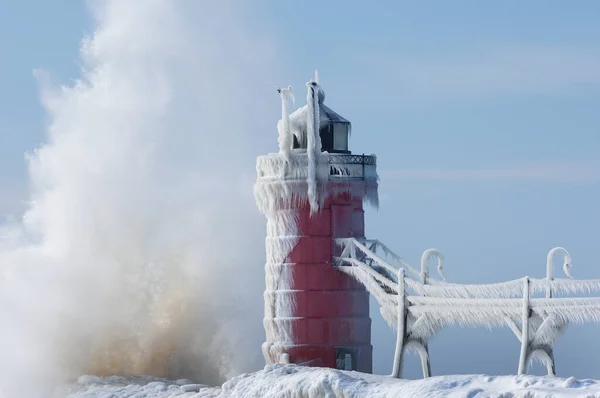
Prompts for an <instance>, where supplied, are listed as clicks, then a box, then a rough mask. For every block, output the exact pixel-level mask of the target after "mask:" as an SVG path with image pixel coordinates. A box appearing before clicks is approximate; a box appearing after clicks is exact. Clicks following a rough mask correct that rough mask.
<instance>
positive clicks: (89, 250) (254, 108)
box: [0, 0, 277, 397]
mask: <svg viewBox="0 0 600 398" xmlns="http://www.w3.org/2000/svg"><path fill="white" fill-rule="evenodd" d="M90 10H91V12H92V13H93V15H94V17H95V21H96V28H95V30H94V32H93V34H91V35H90V37H88V38H87V39H85V40H84V41H83V42H82V48H81V64H82V72H81V76H80V78H79V79H78V80H77V81H76V82H74V83H73V84H70V85H68V86H56V85H53V84H52V83H50V82H49V79H48V78H47V77H46V76H45V75H44V74H43V73H38V77H39V79H40V81H41V84H42V101H43V104H44V106H45V108H46V109H47V112H48V130H47V137H46V141H45V143H44V144H43V145H42V146H41V147H39V148H37V149H36V150H34V151H33V152H32V153H31V154H30V155H29V157H28V162H29V168H30V179H31V181H30V184H31V186H32V192H31V195H30V204H29V207H28V210H27V212H26V214H25V215H24V217H23V220H22V222H20V223H17V224H15V225H11V226H9V227H8V228H4V229H3V230H2V232H1V233H0V239H1V241H0V316H1V317H2V319H3V323H2V329H1V330H0V344H2V356H0V396H2V397H4V396H14V394H15V393H16V391H22V388H24V387H25V386H27V388H28V392H27V394H26V395H27V396H30V397H35V396H36V395H39V396H48V395H44V394H47V393H48V390H47V389H48V388H52V387H53V385H54V383H56V382H57V381H58V382H61V381H64V380H68V379H71V378H74V377H77V376H79V375H80V374H84V373H92V374H98V375H109V374H151V375H155V376H165V377H171V378H179V377H187V378H192V379H195V380H197V381H200V382H205V383H218V382H220V381H222V380H223V379H224V378H226V377H228V376H230V375H231V374H234V373H238V372H240V371H244V370H250V369H252V368H255V367H257V366H260V364H261V362H262V358H261V354H260V342H261V341H262V339H263V336H262V334H263V330H262V323H261V319H262V291H263V289H264V280H263V279H264V278H263V265H262V264H263V262H264V258H263V257H264V253H263V249H262V247H263V240H262V238H261V236H262V234H263V230H264V226H263V225H262V224H263V220H262V219H261V218H260V216H259V215H258V214H257V212H256V210H255V209H254V203H253V197H252V188H251V184H252V181H251V180H249V179H247V178H246V177H247V175H248V174H250V175H251V172H252V171H253V167H254V159H253V158H254V156H255V152H253V151H254V148H255V146H256V143H257V142H260V141H261V139H262V138H261V137H264V136H267V137H268V131H270V130H269V129H271V130H273V134H276V131H275V129H274V127H272V126H270V124H269V120H267V121H266V123H265V121H262V122H260V121H259V119H260V118H258V117H257V114H265V113H267V101H268V99H269V97H268V94H271V91H270V90H266V87H269V88H270V87H274V86H275V78H274V77H273V76H272V74H271V71H270V68H269V66H268V65H270V64H271V62H272V60H271V59H270V57H271V55H272V52H271V50H272V48H273V45H272V43H270V42H268V41H265V40H264V39H263V38H256V37H254V36H255V35H256V33H255V32H254V31H253V32H250V31H249V30H248V28H247V27H246V26H244V25H243V24H242V20H241V19H240V14H241V12H242V11H240V9H239V7H234V4H233V3H232V2H220V3H219V4H218V5H215V4H212V5H210V6H208V5H206V4H205V3H202V4H199V3H196V2H192V1H182V2H176V3H175V2H171V1H167V0H139V1H127V2H123V1H120V0H110V1H104V2H90ZM270 79H273V80H270ZM269 85H270V86H269ZM248 93H252V95H249V94H248ZM265 96H266V98H267V99H266V100H265V99H264V97H265ZM274 103H275V107H276V106H277V104H276V101H274ZM274 111H275V113H274V115H276V112H277V109H276V108H275V109H274ZM266 119H268V118H266ZM269 138H272V140H274V139H275V138H276V135H273V137H269ZM248 171H250V173H248ZM34 386H35V387H34ZM36 388H37V389H36Z"/></svg>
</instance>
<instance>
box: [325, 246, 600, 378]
mask: <svg viewBox="0 0 600 398" xmlns="http://www.w3.org/2000/svg"><path fill="white" fill-rule="evenodd" d="M336 243H337V244H338V245H340V246H341V247H342V248H343V249H342V252H341V254H340V256H339V257H336V259H335V260H336V265H337V267H338V268H337V269H338V270H340V271H341V272H345V273H347V274H349V275H352V276H353V277H354V278H356V279H357V280H359V281H360V282H361V283H363V284H364V285H365V287H366V288H367V290H368V291H369V292H370V293H371V294H373V296H374V297H375V298H376V299H377V301H378V302H379V303H380V306H381V313H382V315H383V317H384V319H385V320H386V321H387V322H388V324H389V325H390V326H391V327H392V328H396V329H397V331H398V343H397V352H396V357H395V360H394V361H395V362H394V371H393V375H394V376H395V377H399V376H400V373H401V369H402V362H403V353H404V351H406V350H413V351H416V352H417V353H418V354H419V356H420V357H421V360H422V365H423V375H424V377H428V376H429V375H430V372H431V370H430V364H429V353H428V347H427V341H428V340H429V339H431V338H432V337H433V336H434V335H435V334H436V333H437V332H438V331H439V330H440V329H442V328H444V327H446V326H452V325H458V326H483V327H498V326H508V327H509V328H510V329H511V330H512V331H513V332H514V334H515V336H516V337H517V338H518V339H519V341H520V342H521V346H522V347H521V356H520V358H519V368H518V371H519V374H523V373H526V372H527V369H528V366H529V363H530V362H531V360H539V361H540V362H541V363H542V364H543V365H545V366H546V368H547V371H548V374H555V365H554V357H553V349H552V347H553V345H554V343H555V342H556V340H557V339H558V337H560V335H561V334H562V332H564V329H565V328H566V327H567V326H568V325H569V324H570V323H591V322H595V323H600V297H559V298H557V297H554V296H556V295H568V294H582V293H583V294H589V293H592V292H600V279H590V280H573V279H554V273H553V263H554V256H555V254H557V253H562V254H563V255H564V263H563V270H564V272H565V274H566V275H567V277H568V278H571V273H570V269H571V257H570V255H569V253H568V252H567V251H566V250H565V249H563V248H560V247H557V248H554V249H552V250H551V251H550V252H549V253H548V257H547V264H546V266H547V268H546V269H547V274H546V278H545V279H531V278H528V277H525V278H521V279H517V280H513V281H508V282H502V283H493V284H472V285H463V284H456V283H448V282H445V280H443V279H445V278H444V275H443V257H442V256H441V253H439V251H437V250H435V249H429V250H426V251H425V252H424V253H423V256H422V259H421V260H422V261H421V270H420V271H418V270H417V269H415V268H414V267H412V266H411V265H410V264H408V263H407V262H406V261H404V260H403V259H402V258H401V257H399V256H397V255H396V254H394V253H393V252H392V251H391V250H389V249H388V248H387V247H385V246H384V245H383V244H381V243H380V242H379V241H376V240H363V241H359V240H357V239H354V238H349V239H338V240H336ZM377 249H380V250H381V251H382V252H383V257H385V259H384V258H382V257H381V256H379V255H378V254H377ZM433 255H435V256H436V257H437V258H438V272H439V273H440V276H441V277H442V280H434V279H430V278H429V274H428V272H429V269H428V263H429V259H430V258H431V257H432V256H433ZM387 259H392V260H393V261H395V262H396V263H397V267H394V266H392V265H390V264H389V263H388V262H387V261H386V260H387ZM405 272H407V273H408V275H405ZM535 294H545V298H537V297H533V295H535Z"/></svg>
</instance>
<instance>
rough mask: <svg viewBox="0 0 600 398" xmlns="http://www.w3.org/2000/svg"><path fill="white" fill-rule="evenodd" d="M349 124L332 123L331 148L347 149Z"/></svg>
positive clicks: (335, 149) (336, 149) (344, 150)
mask: <svg viewBox="0 0 600 398" xmlns="http://www.w3.org/2000/svg"><path fill="white" fill-rule="evenodd" d="M349 127H350V125H349V124H347V123H333V150H334V151H343V152H346V151H347V150H348V133H349Z"/></svg>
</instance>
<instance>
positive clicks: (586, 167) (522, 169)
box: [380, 162, 600, 183]
mask: <svg viewBox="0 0 600 398" xmlns="http://www.w3.org/2000/svg"><path fill="white" fill-rule="evenodd" d="M380 176H381V178H382V179H386V180H415V181H465V182H469V181H481V182H486V181H530V182H552V183H597V182H600V164H594V163H569V162H556V163H551V162H547V163H528V164H520V165H514V166H507V167H500V168H485V169H405V170H402V169H398V170H381V171H380Z"/></svg>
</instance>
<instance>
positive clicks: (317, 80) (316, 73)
mask: <svg viewBox="0 0 600 398" xmlns="http://www.w3.org/2000/svg"><path fill="white" fill-rule="evenodd" d="M315 83H317V84H319V70H318V69H315Z"/></svg>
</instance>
